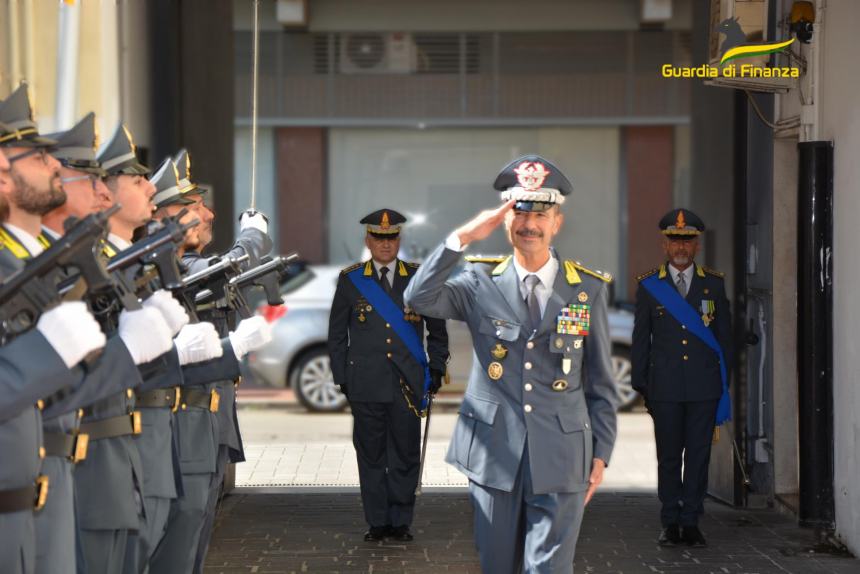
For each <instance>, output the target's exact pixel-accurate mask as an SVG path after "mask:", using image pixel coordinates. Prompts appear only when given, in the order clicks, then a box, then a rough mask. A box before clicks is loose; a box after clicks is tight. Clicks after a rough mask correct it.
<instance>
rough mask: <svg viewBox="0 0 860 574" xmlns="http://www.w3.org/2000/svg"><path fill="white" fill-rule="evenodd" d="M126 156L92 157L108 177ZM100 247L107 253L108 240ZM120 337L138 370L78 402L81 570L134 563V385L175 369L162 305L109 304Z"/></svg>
mask: <svg viewBox="0 0 860 574" xmlns="http://www.w3.org/2000/svg"><path fill="white" fill-rule="evenodd" d="M134 161H136V159H135V157H134V154H132V156H131V157H130V158H129V157H122V156H113V155H112V154H107V155H105V154H104V152H103V153H102V154H100V156H99V163H100V165H101V167H102V168H104V169H105V170H106V171H107V172H108V175H109V176H112V175H115V174H116V173H117V172H118V171H117V170H119V169H121V168H122V166H123V165H124V164H125V163H127V162H134ZM103 253H104V254H105V255H106V256H107V257H110V256H112V253H113V251H112V248H111V247H110V246H109V245H105V246H104V247H103ZM101 319H102V322H103V324H104V325H105V327H106V328H107V329H113V330H115V331H116V332H117V333H118V336H119V337H120V338H121V339H122V340H123V341H124V342H125V343H126V346H127V347H128V350H129V352H130V354H131V356H132V360H133V362H134V364H135V365H136V366H137V367H138V371H139V372H140V375H138V379H137V380H136V381H132V380H128V381H125V382H126V385H125V386H126V388H125V389H124V390H122V391H121V392H118V393H115V394H114V395H112V396H110V397H107V398H105V399H102V400H100V401H97V402H95V403H93V404H91V405H89V406H87V407H85V408H84V409H83V419H82V421H81V432H86V433H87V434H88V435H89V438H90V448H89V453H88V454H87V458H86V460H84V461H83V462H81V463H80V464H78V466H77V468H76V471H75V500H76V504H77V507H76V511H77V519H78V528H79V538H80V550H81V554H80V556H79V563H80V564H79V566H80V569H82V570H84V571H86V572H106V573H107V572H122V571H125V572H135V571H137V569H138V567H139V564H140V557H139V547H140V544H139V540H138V532H139V531H140V529H141V524H142V521H143V520H144V519H145V508H144V503H143V502H144V501H143V485H144V483H145V472H146V471H149V472H158V471H161V470H162V469H161V468H149V469H144V466H143V462H142V461H141V457H140V452H139V450H138V448H137V444H136V442H135V438H134V437H135V436H136V435H139V434H141V433H142V432H145V429H144V427H143V421H142V416H141V412H140V411H139V410H137V409H136V405H135V390H134V389H135V387H137V386H139V384H140V380H141V378H142V379H144V380H149V379H150V378H151V377H154V376H158V375H159V374H160V373H163V372H165V371H168V372H169V371H170V369H171V368H175V361H176V360H177V359H176V352H175V350H174V345H173V334H174V332H175V324H174V323H175V318H174V317H171V315H170V313H169V312H166V311H165V309H163V308H159V307H156V306H154V305H144V306H143V307H142V308H140V309H136V310H123V311H121V312H120V313H118V315H117V313H115V312H113V311H110V312H108V313H105V314H104V315H103V316H102V317H101Z"/></svg>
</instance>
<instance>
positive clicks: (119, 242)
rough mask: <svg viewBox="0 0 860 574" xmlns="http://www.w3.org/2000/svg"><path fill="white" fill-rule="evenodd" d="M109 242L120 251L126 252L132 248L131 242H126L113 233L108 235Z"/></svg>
mask: <svg viewBox="0 0 860 574" xmlns="http://www.w3.org/2000/svg"><path fill="white" fill-rule="evenodd" d="M108 241H110V242H111V243H112V244H113V245H116V246H117V247H118V248H119V250H120V251H124V250H125V249H128V248H129V247H131V242H130V241H126V240H125V239H123V238H122V237H120V236H119V235H114V234H113V233H108Z"/></svg>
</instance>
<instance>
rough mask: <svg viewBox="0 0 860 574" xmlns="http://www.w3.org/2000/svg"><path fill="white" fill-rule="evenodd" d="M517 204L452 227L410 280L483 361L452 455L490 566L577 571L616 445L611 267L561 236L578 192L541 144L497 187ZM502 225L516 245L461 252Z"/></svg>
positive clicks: (429, 310)
mask: <svg viewBox="0 0 860 574" xmlns="http://www.w3.org/2000/svg"><path fill="white" fill-rule="evenodd" d="M493 187H494V188H495V189H497V190H499V191H501V192H502V195H501V197H502V200H503V201H505V203H504V204H503V205H502V206H500V207H498V208H495V209H491V210H488V211H484V212H482V213H480V214H479V215H478V216H477V217H475V218H474V219H472V220H471V221H469V222H468V223H466V224H464V225H463V226H461V227H460V228H459V229H457V230H456V231H455V232H453V233H452V234H451V235H450V236H449V237H448V238H447V240H446V241H445V243H444V244H443V245H440V246H439V247H438V248H437V249H436V250H435V251H433V253H431V254H430V256H429V257H428V258H427V260H426V261H425V262H424V265H422V266H421V269H419V270H418V273H417V274H416V275H415V278H414V279H413V280H412V283H410V285H409V287H408V288H407V290H406V294H405V297H406V302H407V303H408V304H409V305H411V306H412V307H413V308H414V309H415V310H416V311H417V312H419V313H421V314H424V315H427V316H430V317H438V318H440V319H455V320H458V321H464V322H465V323H466V324H467V326H468V327H469V331H470V332H471V334H472V342H473V345H474V348H475V358H476V360H475V363H474V365H473V369H472V375H471V377H470V379H469V386H468V388H467V389H466V394H465V396H464V397H463V403H462V405H461V406H460V416H459V418H458V420H457V425H456V427H455V429H454V435H453V437H452V438H451V445H450V447H449V449H448V456H447V461H448V462H449V463H451V464H452V465H454V466H455V467H457V468H458V469H459V470H460V471H462V472H463V473H464V474H466V476H468V477H469V493H470V495H471V499H472V504H473V505H474V509H475V542H476V545H477V548H478V553H479V555H480V560H481V569H482V571H484V572H487V573H490V572H492V573H494V574H495V573H500V572H511V573H513V572H521V571H525V572H572V571H573V559H574V553H575V549H576V540H577V537H578V536H579V528H580V524H581V522H582V516H583V512H584V507H585V505H586V504H587V503H588V501H589V499H590V498H591V496H592V495H593V493H594V491H595V489H596V488H597V487H598V485H599V484H600V482H601V481H602V480H603V470H604V468H605V467H606V465H607V463H608V462H609V457H610V455H611V453H612V448H613V445H614V443H615V433H616V431H615V426H616V416H615V411H616V407H617V402H618V393H617V390H616V387H615V381H614V379H613V377H612V370H611V366H610V340H609V324H608V321H607V310H606V307H607V299H608V288H607V283H608V282H609V281H610V280H611V277H609V275H608V274H604V273H601V272H597V271H591V270H589V269H587V268H585V267H583V266H582V265H580V264H579V263H577V262H575V261H571V260H566V259H562V258H561V257H560V256H559V255H558V254H557V253H556V252H555V251H554V249H553V248H552V247H551V244H552V240H553V238H554V237H555V236H556V235H557V234H558V233H559V231H560V230H561V226H562V223H563V221H564V215H563V214H562V213H561V208H560V206H561V204H562V203H563V202H564V200H565V196H567V195H569V194H570V192H571V185H570V182H569V181H568V180H567V178H565V176H564V175H563V174H562V172H561V170H560V169H558V168H557V167H556V166H555V165H553V164H552V163H550V162H549V161H547V160H546V159H544V158H542V157H540V156H537V155H528V156H524V157H521V158H519V159H516V160H514V161H513V162H511V163H510V164H508V165H507V166H505V167H504V168H503V169H502V171H501V173H499V175H498V177H497V178H496V180H495V183H494V184H493ZM502 222H504V223H505V230H506V233H507V236H508V239H509V241H510V242H511V244H512V245H513V248H514V253H513V255H509V256H507V257H504V258H495V259H476V260H474V262H472V263H469V264H467V265H466V266H465V267H464V269H463V271H462V272H461V273H460V274H459V275H457V276H455V277H453V278H450V279H449V277H450V276H451V274H452V273H453V272H454V270H455V268H456V267H457V266H458V264H459V263H460V258H461V255H462V253H461V252H462V251H463V250H464V249H465V248H466V247H467V246H468V245H471V244H472V243H474V242H476V241H480V240H482V239H485V238H486V237H488V236H489V235H490V234H491V233H492V232H493V230H494V229H496V228H497V227H498V226H499V225H500V224H501V223H502Z"/></svg>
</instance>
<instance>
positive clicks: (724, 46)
mask: <svg viewBox="0 0 860 574" xmlns="http://www.w3.org/2000/svg"><path fill="white" fill-rule="evenodd" d="M771 1H772V0H711V18H710V42H709V53H708V61H709V64H710V65H711V66H712V67H714V68H724V67H725V66H726V65H728V64H729V63H730V62H726V63H725V64H721V59H722V57H723V55H724V54H725V53H726V52H727V50H729V49H731V48H735V47H744V46H756V45H760V44H765V42H764V39H765V38H766V37H767V36H768V30H767V24H768V22H767V14H768V3H769V2H771ZM769 60H770V56H769V55H760V56H747V57H743V59H738V60H733V61H732V62H731V63H733V64H734V65H735V67H736V68H738V67H739V66H752V67H753V68H757V69H758V70H755V71H754V73H753V74H751V76H752V77H749V76H747V77H743V76H741V75H740V74H735V75H734V76H731V77H729V76H726V75H724V74H722V73H721V74H720V75H719V77H716V78H712V79H710V80H707V81H705V83H706V84H708V85H710V86H721V87H726V88H738V89H743V90H752V91H757V92H770V93H779V92H787V91H788V90H790V89H791V88H794V87H796V86H797V80H796V79H791V78H786V77H765V76H767V74H764V73H763V74H760V75H759V74H758V73H755V72H758V71H760V70H761V69H763V68H765V67H766V64H767V63H768V61H769ZM746 70H750V68H746ZM766 71H767V70H766Z"/></svg>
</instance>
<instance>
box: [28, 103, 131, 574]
mask: <svg viewBox="0 0 860 574" xmlns="http://www.w3.org/2000/svg"><path fill="white" fill-rule="evenodd" d="M51 137H53V138H55V139H56V140H57V144H56V145H55V146H54V147H53V148H52V152H51V154H52V155H53V157H54V158H56V159H57V160H58V161H59V162H60V164H61V168H60V175H61V176H62V177H61V181H62V183H63V186H64V190H65V192H66V202H65V203H64V204H63V205H62V206H59V207H57V208H56V209H54V210H52V211H51V212H49V213H47V214H45V216H44V217H43V218H42V222H43V226H44V227H43V233H42V236H43V237H44V238H46V239H47V240H48V241H50V242H53V241H54V240H55V239H57V238H59V237H60V236H62V235H63V234H64V233H65V229H64V227H63V222H64V221H65V219H66V218H67V217H70V216H74V217H77V218H83V217H86V216H87V215H89V214H90V213H92V212H93V211H94V209H93V205H94V197H95V193H96V189H97V188H98V186H101V185H102V184H101V181H100V177H101V175H103V171H102V169H101V168H100V167H99V165H98V162H97V161H96V156H95V140H96V130H95V115H94V114H92V113H90V114H88V115H87V116H85V117H84V118H83V119H82V120H81V121H80V122H78V123H77V124H76V125H75V126H74V127H73V128H72V129H70V130H69V131H67V132H64V133H61V134H55V135H53V136H51ZM16 261H18V262H20V264H21V265H23V263H24V261H23V260H20V259H16ZM80 375H81V376H82V377H83V380H82V384H81V385H79V386H77V387H76V388H75V390H74V392H72V393H62V394H55V395H53V396H51V397H47V398H46V399H45V409H44V411H43V412H42V427H43V430H44V445H45V455H46V456H45V460H44V461H43V463H42V473H43V474H45V475H46V476H48V477H49V479H50V484H51V497H50V498H49V499H48V502H47V504H46V505H45V508H43V509H42V511H41V512H39V513H38V514H37V515H36V570H37V571H38V572H40V573H41V572H46V573H48V572H54V573H57V574H61V573H63V572H68V571H69V568H70V565H72V564H74V563H75V560H76V557H75V548H76V544H75V542H76V541H75V536H76V529H75V516H74V485H73V466H74V464H75V463H76V462H78V461H80V460H83V459H85V458H86V453H87V445H88V439H89V437H88V436H87V435H86V434H81V433H80V432H79V428H78V427H79V423H80V418H81V414H82V412H83V411H82V407H84V406H86V405H89V404H91V403H93V402H95V401H98V400H101V399H103V398H105V397H107V396H109V395H112V394H115V393H117V392H119V391H121V390H123V389H124V388H125V386H128V385H130V384H133V382H134V381H137V380H139V379H140V376H139V374H138V371H137V368H136V367H135V364H134V361H133V360H132V357H131V355H130V354H129V351H128V348H127V347H126V346H125V343H124V342H123V341H122V339H121V338H119V337H111V338H110V339H109V340H108V343H107V345H106V347H105V350H104V351H103V352H102V354H101V355H100V356H99V358H98V360H97V361H96V362H95V363H94V364H93V365H92V366H91V367H90V368H88V369H86V370H85V371H82V372H81V373H80Z"/></svg>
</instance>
